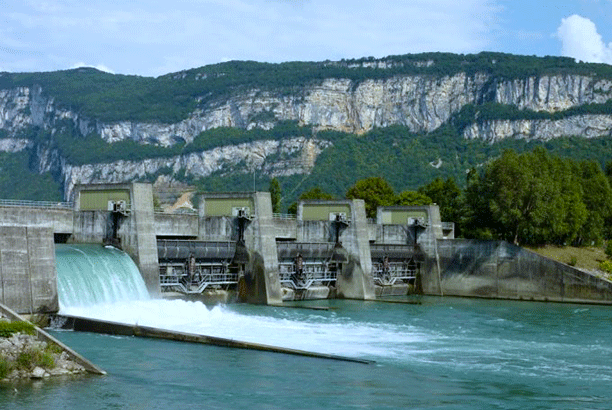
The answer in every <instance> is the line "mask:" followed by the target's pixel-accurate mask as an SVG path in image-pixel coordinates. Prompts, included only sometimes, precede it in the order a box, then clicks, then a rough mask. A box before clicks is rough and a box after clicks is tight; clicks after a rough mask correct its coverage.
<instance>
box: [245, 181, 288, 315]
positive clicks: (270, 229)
mask: <svg viewBox="0 0 612 410" xmlns="http://www.w3.org/2000/svg"><path fill="white" fill-rule="evenodd" d="M253 204H254V208H255V209H254V211H255V214H254V219H253V221H252V222H251V232H252V241H253V242H252V243H253V246H252V247H251V249H252V250H253V251H255V253H256V255H253V257H252V258H251V270H252V275H254V279H255V283H252V285H253V286H254V288H253V289H251V290H250V291H249V292H248V295H249V296H248V299H250V300H248V301H249V302H251V303H265V304H278V303H282V294H281V287H280V280H279V276H278V253H277V248H276V232H275V227H274V221H273V219H272V201H271V199H270V193H269V192H256V193H255V194H254V195H253Z"/></svg>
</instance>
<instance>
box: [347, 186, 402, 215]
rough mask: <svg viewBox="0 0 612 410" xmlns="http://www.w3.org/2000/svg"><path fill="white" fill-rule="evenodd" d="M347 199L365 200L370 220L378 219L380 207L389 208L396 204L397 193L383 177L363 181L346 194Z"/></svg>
mask: <svg viewBox="0 0 612 410" xmlns="http://www.w3.org/2000/svg"><path fill="white" fill-rule="evenodd" d="M346 198H347V199H363V200H364V201H365V208H366V215H367V217H368V218H374V217H376V210H377V208H378V207H379V206H389V205H393V204H394V203H395V200H396V198H395V193H394V192H393V188H391V185H389V183H388V182H387V181H386V180H385V179H384V178H381V177H370V178H366V179H361V180H359V181H357V182H356V183H355V185H353V186H352V187H350V188H349V189H348V191H347V192H346Z"/></svg>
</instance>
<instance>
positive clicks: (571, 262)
mask: <svg viewBox="0 0 612 410" xmlns="http://www.w3.org/2000/svg"><path fill="white" fill-rule="evenodd" d="M577 263H578V258H577V257H575V256H574V255H572V256H571V257H570V260H569V262H568V263H567V264H568V265H569V266H576V264H577Z"/></svg>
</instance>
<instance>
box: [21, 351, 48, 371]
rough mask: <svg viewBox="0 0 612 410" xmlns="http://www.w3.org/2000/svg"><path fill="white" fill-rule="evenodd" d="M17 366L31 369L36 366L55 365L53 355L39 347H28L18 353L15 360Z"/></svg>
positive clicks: (46, 366)
mask: <svg viewBox="0 0 612 410" xmlns="http://www.w3.org/2000/svg"><path fill="white" fill-rule="evenodd" d="M16 363H17V366H18V367H19V368H20V369H26V370H31V369H33V368H34V367H36V366H39V367H43V368H46V369H50V368H53V367H55V360H54V359H53V355H52V354H51V353H50V352H48V351H43V350H41V349H28V350H26V351H23V352H21V353H19V356H17V360H16Z"/></svg>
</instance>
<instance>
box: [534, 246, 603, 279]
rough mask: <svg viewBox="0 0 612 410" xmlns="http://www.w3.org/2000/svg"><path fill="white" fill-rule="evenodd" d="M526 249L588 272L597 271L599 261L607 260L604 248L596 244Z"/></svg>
mask: <svg viewBox="0 0 612 410" xmlns="http://www.w3.org/2000/svg"><path fill="white" fill-rule="evenodd" d="M528 249H529V250H532V251H534V252H536V253H539V254H540V255H542V256H545V257H547V258H550V259H554V260H556V261H559V262H562V263H565V264H568V265H571V266H574V267H576V268H578V269H583V270H587V271H590V272H595V271H599V270H600V264H601V262H603V261H606V260H608V257H607V256H606V253H605V252H604V248H603V247H598V246H585V247H574V246H553V245H546V246H539V247H528Z"/></svg>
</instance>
